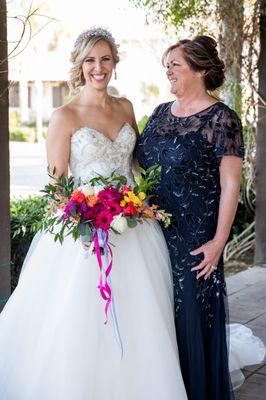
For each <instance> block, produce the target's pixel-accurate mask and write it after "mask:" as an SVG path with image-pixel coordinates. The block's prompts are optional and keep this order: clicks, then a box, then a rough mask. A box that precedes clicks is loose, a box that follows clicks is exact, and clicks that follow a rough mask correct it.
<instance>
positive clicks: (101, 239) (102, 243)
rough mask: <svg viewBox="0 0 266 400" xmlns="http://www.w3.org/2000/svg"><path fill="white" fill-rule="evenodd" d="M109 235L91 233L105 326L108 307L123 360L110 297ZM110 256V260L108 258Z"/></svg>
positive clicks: (117, 327)
mask: <svg viewBox="0 0 266 400" xmlns="http://www.w3.org/2000/svg"><path fill="white" fill-rule="evenodd" d="M108 240H109V235H108V232H105V231H103V230H102V229H97V230H96V229H95V231H94V232H93V241H94V248H95V252H96V257H97V261H98V265H99V268H100V280H99V285H98V288H99V290H100V295H101V297H102V299H103V300H104V301H105V302H106V304H105V317H106V320H105V322H104V323H105V324H107V322H108V311H109V307H111V316H112V320H113V324H114V330H115V336H116V340H117V343H118V345H119V347H120V349H121V359H122V358H123V343H122V339H121V334H120V330H119V326H118V321H117V315H116V311H115V301H114V297H113V295H112V288H111V282H110V272H111V270H112V266H113V253H112V249H111V247H110V245H109V243H108ZM101 251H103V255H104V256H105V257H104V260H105V262H104V263H103V260H102V252H101ZM108 256H110V259H109V257H108Z"/></svg>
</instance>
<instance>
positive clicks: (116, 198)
mask: <svg viewBox="0 0 266 400" xmlns="http://www.w3.org/2000/svg"><path fill="white" fill-rule="evenodd" d="M108 190H109V192H110V193H111V195H112V198H113V200H114V201H116V202H118V203H120V201H121V200H122V199H123V195H122V193H120V192H119V191H118V190H117V189H115V188H113V187H111V186H109V188H108Z"/></svg>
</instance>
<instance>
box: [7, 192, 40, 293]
mask: <svg viewBox="0 0 266 400" xmlns="http://www.w3.org/2000/svg"><path fill="white" fill-rule="evenodd" d="M46 204H47V203H46V200H45V199H43V198H41V197H29V198H27V199H21V200H12V201H11V203H10V219H11V288H12V291H13V290H14V289H15V287H16V285H17V281H18V278H19V274H20V271H21V267H22V264H23V261H24V258H25V256H26V254H27V251H28V249H29V246H30V243H31V241H32V238H33V236H34V234H35V232H36V227H37V224H38V222H39V221H40V220H41V219H42V218H43V216H44V210H45V206H46Z"/></svg>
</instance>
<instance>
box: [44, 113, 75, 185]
mask: <svg viewBox="0 0 266 400" xmlns="http://www.w3.org/2000/svg"><path fill="white" fill-rule="evenodd" d="M70 139H71V124H70V123H69V118H68V117H67V113H66V111H65V110H64V109H58V110H56V111H54V112H53V114H52V117H51V120H50V123H49V127H48V132H47V137H46V153H47V161H48V166H49V169H50V171H51V172H52V171H53V170H55V173H54V176H55V178H58V177H60V176H62V175H63V176H67V174H68V161H69V155H70Z"/></svg>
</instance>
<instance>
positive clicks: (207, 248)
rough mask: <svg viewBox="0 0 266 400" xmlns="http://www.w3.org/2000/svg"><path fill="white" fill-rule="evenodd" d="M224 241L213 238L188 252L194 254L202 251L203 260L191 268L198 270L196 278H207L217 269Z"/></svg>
mask: <svg viewBox="0 0 266 400" xmlns="http://www.w3.org/2000/svg"><path fill="white" fill-rule="evenodd" d="M223 248H224V243H221V242H220V241H218V240H216V239H213V240H210V241H209V242H207V243H205V244H203V245H202V246H200V247H198V248H197V249H195V250H193V251H192V252H191V253H190V254H192V255H193V256H196V255H198V254H201V253H203V254H204V259H203V261H202V262H201V263H200V264H198V265H196V266H195V267H193V268H191V271H199V270H201V272H199V273H198V274H197V279H199V278H201V277H202V276H203V277H204V279H207V278H209V276H210V275H211V273H212V272H214V271H215V270H216V269H217V265H218V262H219V259H220V257H221V254H222V252H223Z"/></svg>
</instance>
